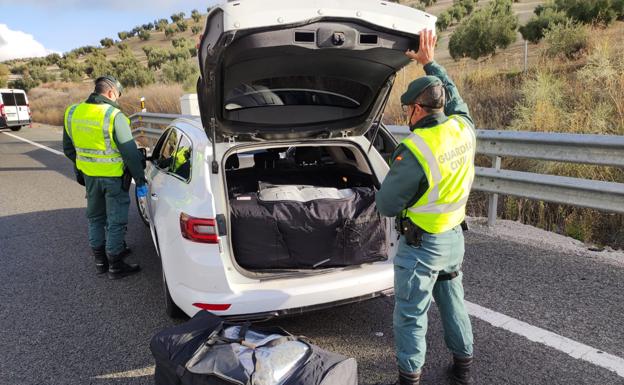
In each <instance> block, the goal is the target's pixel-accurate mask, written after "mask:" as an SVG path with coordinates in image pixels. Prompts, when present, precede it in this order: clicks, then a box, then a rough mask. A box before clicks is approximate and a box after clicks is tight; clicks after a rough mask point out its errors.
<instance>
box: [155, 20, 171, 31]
mask: <svg viewBox="0 0 624 385" xmlns="http://www.w3.org/2000/svg"><path fill="white" fill-rule="evenodd" d="M154 24H155V28H156V30H157V31H164V30H165V28H166V27H167V26H168V25H169V22H168V21H167V19H159V20H158V21H157V22H155V23H154Z"/></svg>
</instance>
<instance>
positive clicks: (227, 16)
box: [217, 0, 437, 34]
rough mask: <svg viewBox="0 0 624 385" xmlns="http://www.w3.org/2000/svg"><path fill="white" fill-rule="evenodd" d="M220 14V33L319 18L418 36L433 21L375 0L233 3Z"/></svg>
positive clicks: (241, 0)
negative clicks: (221, 23) (345, 19)
mask: <svg viewBox="0 0 624 385" xmlns="http://www.w3.org/2000/svg"><path fill="white" fill-rule="evenodd" d="M217 7H218V8H221V9H222V10H223V12H224V18H223V27H224V28H223V30H224V31H226V32H227V31H232V30H243V29H255V28H263V27H270V26H278V25H282V24H293V23H298V22H303V21H306V20H311V19H315V18H320V17H333V18H343V17H344V18H350V19H360V20H362V21H365V22H367V23H370V24H374V25H377V26H380V27H383V28H387V29H391V30H395V31H400V32H405V33H408V34H418V33H420V31H421V30H422V29H423V28H425V27H426V28H429V29H431V30H433V31H435V22H436V20H437V18H436V17H435V16H433V15H430V14H427V13H425V12H423V11H420V10H418V9H415V8H412V7H408V6H405V5H401V4H396V3H392V2H390V1H379V0H342V1H335V0H305V1H304V0H237V1H231V0H230V1H228V2H227V3H224V4H220V5H218V6H217Z"/></svg>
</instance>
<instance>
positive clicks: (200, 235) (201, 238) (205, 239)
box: [180, 213, 219, 243]
mask: <svg viewBox="0 0 624 385" xmlns="http://www.w3.org/2000/svg"><path fill="white" fill-rule="evenodd" d="M180 231H182V236H183V237H184V238H186V239H188V240H189V241H193V242H201V243H218V242H219V235H218V234H217V223H216V221H215V220H214V219H212V218H208V219H206V218H195V217H192V216H190V215H188V214H185V213H181V214H180Z"/></svg>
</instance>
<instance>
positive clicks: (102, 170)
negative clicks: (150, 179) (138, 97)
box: [65, 103, 127, 177]
mask: <svg viewBox="0 0 624 385" xmlns="http://www.w3.org/2000/svg"><path fill="white" fill-rule="evenodd" d="M120 112H121V111H119V109H117V108H115V107H113V106H111V105H108V104H90V103H80V104H74V105H72V106H69V107H68V108H67V110H66V111H65V131H66V132H67V135H68V136H69V137H70V138H71V140H72V142H73V144H74V147H75V148H76V167H77V168H78V169H79V170H80V171H82V172H83V173H84V174H85V175H89V176H101V177H119V176H121V175H122V174H123V159H122V157H121V153H120V152H119V150H118V149H117V145H116V144H115V140H114V139H113V135H114V132H113V128H114V125H115V117H116V116H117V114H119V113H120ZM126 119H127V118H126Z"/></svg>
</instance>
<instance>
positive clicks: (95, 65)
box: [85, 53, 113, 79]
mask: <svg viewBox="0 0 624 385" xmlns="http://www.w3.org/2000/svg"><path fill="white" fill-rule="evenodd" d="M85 73H86V74H87V75H88V76H89V77H90V78H91V79H97V78H99V77H100V76H103V75H109V74H112V73H113V65H112V64H111V63H110V62H109V61H108V60H106V55H104V54H103V53H96V54H93V55H91V56H89V57H87V60H86V61H85Z"/></svg>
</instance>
